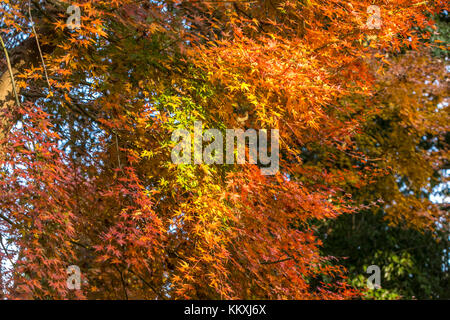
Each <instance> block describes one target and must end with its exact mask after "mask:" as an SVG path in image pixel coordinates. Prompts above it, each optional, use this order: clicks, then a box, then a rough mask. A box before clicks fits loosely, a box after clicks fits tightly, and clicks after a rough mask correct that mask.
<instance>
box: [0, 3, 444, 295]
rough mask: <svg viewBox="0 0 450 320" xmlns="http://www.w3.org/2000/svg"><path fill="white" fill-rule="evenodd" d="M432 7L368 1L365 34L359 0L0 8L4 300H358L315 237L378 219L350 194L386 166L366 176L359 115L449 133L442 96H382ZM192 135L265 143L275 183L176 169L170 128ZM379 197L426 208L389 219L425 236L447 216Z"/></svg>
mask: <svg viewBox="0 0 450 320" xmlns="http://www.w3.org/2000/svg"><path fill="white" fill-rule="evenodd" d="M445 3H446V1H431V2H430V1H428V2H427V1H419V0H395V1H375V4H376V5H378V6H379V7H380V8H381V13H382V16H381V17H382V26H381V28H380V29H369V28H368V27H367V25H366V21H367V19H368V18H369V17H370V16H369V14H368V13H367V7H368V6H370V5H373V4H374V3H373V1H361V0H350V1H345V2H343V1H338V0H302V1H286V0H259V1H236V2H220V1H219V2H216V1H188V0H173V1H169V0H168V1H150V2H149V1H138V0H134V1H132V0H120V1H119V0H109V1H97V0H95V1H94V0H93V1H76V2H71V1H66V0H65V1H30V2H28V1H15V0H9V1H8V0H2V2H1V4H0V15H1V17H2V19H3V20H2V23H1V25H0V27H1V28H0V35H1V36H2V38H3V39H5V41H6V40H7V41H6V43H7V49H8V51H9V52H10V56H11V63H12V64H13V67H15V73H14V75H15V82H16V89H17V94H18V96H19V98H20V105H17V103H14V102H12V103H11V102H8V103H7V102H6V100H5V101H4V102H0V103H4V106H7V108H6V107H2V108H1V109H0V111H1V113H0V117H2V119H1V123H0V124H1V129H2V130H3V131H5V130H6V131H7V134H3V135H2V134H0V138H1V137H3V139H2V141H1V146H0V161H1V162H0V163H1V172H0V174H1V178H0V235H1V237H2V239H1V240H2V243H3V245H4V246H8V248H2V250H0V271H1V272H2V277H1V278H2V280H1V282H0V284H1V285H2V286H1V288H2V289H1V290H2V292H3V293H2V294H3V295H4V296H5V297H7V298H27V299H32V298H52V299H66V298H79V299H186V298H195V299H348V298H352V297H355V296H357V295H358V294H359V292H358V291H357V290H354V289H353V288H352V287H351V286H350V285H349V284H348V283H347V282H346V278H345V269H344V268H343V267H341V266H340V265H339V264H338V263H336V258H335V257H331V256H326V255H323V254H322V253H321V250H320V247H321V245H322V242H321V240H319V238H318V237H317V235H316V231H317V230H316V224H315V223H316V222H317V221H326V220H328V219H335V218H337V217H338V216H341V215H343V214H357V212H358V211H359V210H360V209H361V208H364V207H367V206H372V205H377V200H378V199H370V202H369V203H362V202H358V201H355V199H352V192H353V191H354V190H359V189H361V188H365V187H367V186H368V185H370V184H372V183H373V182H376V181H379V180H378V179H382V177H386V176H387V175H389V174H391V173H392V172H391V171H390V170H391V169H392V168H393V167H395V165H396V164H398V162H396V161H394V159H392V158H390V159H389V161H388V162H382V165H380V159H384V158H383V157H384V156H385V154H376V150H375V151H374V149H373V148H374V147H373V145H371V142H370V141H369V142H368V140H364V137H365V136H364V132H365V131H364V130H366V129H367V128H368V127H370V123H372V122H371V121H372V120H373V119H374V118H376V117H377V116H380V115H381V116H383V115H385V114H386V113H387V112H394V111H395V110H394V109H386V107H385V105H384V102H383V101H391V102H393V103H395V102H399V101H400V102H405V100H404V99H410V100H408V101H410V102H411V103H405V104H404V105H405V106H404V107H402V109H401V110H400V111H398V112H399V114H401V115H402V117H403V119H405V120H404V125H405V126H408V128H410V129H411V130H417V131H419V132H425V131H427V130H431V131H432V132H433V133H434V134H436V135H442V134H445V132H446V130H447V129H448V121H445V120H448V118H445V117H448V115H447V114H446V113H445V114H444V116H443V117H444V118H443V117H442V116H439V117H438V116H435V115H433V108H435V106H436V104H437V103H439V102H441V101H442V99H443V97H444V95H445V88H443V87H440V88H437V89H436V95H435V97H436V99H435V100H433V101H430V102H429V103H428V104H422V102H423V101H420V100H419V101H418V100H416V98H415V97H414V96H412V95H408V94H406V92H411V91H412V90H415V89H414V88H416V90H417V86H415V85H417V83H416V84H411V83H407V84H405V85H404V86H403V85H397V84H396V85H395V87H394V86H393V85H392V83H396V81H397V80H395V79H397V78H396V73H397V74H398V73H405V72H406V73H407V71H405V69H408V64H409V62H404V60H403V62H399V63H398V64H397V62H396V60H395V59H392V57H393V56H395V55H397V54H399V53H400V52H404V51H405V50H417V49H419V48H421V50H423V52H427V51H426V50H428V49H427V48H429V47H432V46H439V45H441V44H439V43H437V44H436V43H434V42H432V41H431V40H430V38H431V34H432V32H433V30H434V29H433V28H434V25H433V15H434V14H436V13H438V12H440V11H441V10H442V9H443V8H444V6H445ZM69 5H77V6H79V7H80V8H81V27H80V28H78V29H73V30H70V29H68V28H67V26H66V20H67V18H68V14H67V13H66V8H67V7H68V6H69ZM29 6H30V8H31V10H29ZM29 13H31V15H32V17H33V21H34V26H35V29H34V31H33V29H32V28H31V23H30V14H29ZM430 30H431V31H430ZM36 40H38V43H39V44H40V45H39V47H37V45H36V43H37V42H36ZM25 44H26V45H27V46H26V47H23V48H21V45H22V46H24V45H25ZM441 46H442V45H441ZM21 50H22V51H21ZM21 52H22V53H21ZM41 54H42V59H41V58H40V55H41ZM411 55H412V54H411ZM29 56H30V57H34V58H33V59H31V58H29V59H28V58H27V59H25V58H24V57H29ZM21 57H22V58H21ZM24 59H25V60H24ZM417 59H422V60H426V59H427V57H426V54H423V55H422V56H418V58H417ZM393 64H395V65H396V67H395V68H393V67H392V65H393ZM6 65H7V63H6V60H5V61H2V62H1V63H0V67H1V70H2V72H3V70H5V72H6V70H7V67H6ZM433 68H435V69H433V70H434V71H430V70H428V71H426V72H434V73H439V72H441V71H440V70H441V69H439V68H442V65H437V64H434V65H433ZM411 72H415V73H417V72H420V70H416V69H415V70H412V71H411ZM406 76H407V77H410V76H409V75H406ZM5 77H6V76H5ZM411 77H416V78H418V76H417V74H415V75H411ZM419 78H421V79H423V75H422V76H421V77H419ZM5 79H6V78H5ZM386 83H390V85H391V87H390V89H388V90H384V89H383V88H384V87H389V84H386ZM413 86H414V88H413ZM424 90H425V89H424ZM0 93H1V92H0ZM12 97H13V94H12V91H11V92H10V96H9V98H10V99H11V98H12ZM383 99H384V100H383ZM396 99H397V100H396ZM0 100H1V99H0ZM12 101H14V100H12ZM386 104H388V102H386ZM395 112H397V111H395ZM244 115H245V116H246V120H245V121H238V119H240V118H242V117H243V116H244ZM195 121H202V122H203V124H204V125H205V129H206V128H219V129H221V130H224V129H226V128H243V129H248V128H253V129H271V128H276V129H279V130H280V171H279V172H278V173H277V174H276V175H274V176H264V175H261V172H260V170H259V168H258V165H250V164H246V165H206V164H200V165H194V164H192V165H175V164H173V163H172V162H171V158H170V153H171V150H172V148H173V146H174V143H173V142H171V133H172V132H173V131H174V130H176V129H178V128H190V129H192V128H193V124H194V122H195ZM425 128H426V129H425ZM420 130H422V131H420ZM427 132H428V131H427ZM398 134H403V133H400V132H399V133H398ZM364 142H365V143H366V144H364ZM367 145H370V148H369V147H367ZM447 156H448V155H446V154H444V153H440V154H439V155H436V156H435V157H434V158H433V164H434V165H435V166H436V167H438V166H439V164H440V163H442V161H444V160H445V158H446V157H447ZM343 158H345V159H347V160H346V161H347V162H348V164H349V165H346V164H344V165H343V162H342V161H343ZM377 159H378V160H377ZM426 161H428V162H426V163H431V160H430V159H426ZM386 163H387V165H384V164H386ZM424 166H425V164H424ZM427 168H428V169H429V170H430V172H431V170H432V168H431V165H430V166H429V167H427ZM425 169H426V168H425ZM430 174H431V173H430ZM415 178H416V179H418V180H420V181H421V183H423V184H424V185H425V184H426V176H420V174H417V175H416V176H415ZM391 182H392V181H391ZM392 184H394V182H392ZM352 190H353V191H352ZM392 196H393V197H395V196H396V197H397V199H400V200H401V203H402V204H403V205H404V206H405V207H406V206H407V205H409V206H413V207H417V206H421V207H420V208H421V210H405V208H399V207H396V208H393V209H392V210H391V211H389V216H388V217H387V219H390V221H392V223H394V224H399V223H402V221H404V220H405V221H407V222H408V223H410V224H412V225H414V226H416V227H417V228H431V227H432V226H433V223H434V222H436V221H437V219H439V217H440V215H441V214H442V213H441V211H439V210H438V208H436V207H433V206H432V204H431V203H428V202H427V203H426V204H424V203H423V202H411V201H407V200H405V198H402V196H400V195H399V194H393V195H392ZM396 210H397V211H396ZM3 249H4V250H3ZM2 263H3V264H4V265H9V266H10V267H4V268H3V269H1V265H2ZM70 265H78V266H79V267H80V268H81V270H82V278H83V284H82V288H81V290H75V291H71V290H68V288H67V285H66V279H67V273H66V269H67V267H68V266H70Z"/></svg>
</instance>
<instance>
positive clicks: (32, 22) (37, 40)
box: [28, 0, 50, 89]
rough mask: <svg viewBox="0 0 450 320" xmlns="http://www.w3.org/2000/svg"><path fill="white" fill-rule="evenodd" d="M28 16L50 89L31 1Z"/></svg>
mask: <svg viewBox="0 0 450 320" xmlns="http://www.w3.org/2000/svg"><path fill="white" fill-rule="evenodd" d="M28 14H29V15H30V22H31V28H32V29H33V33H34V36H35V37H36V44H37V47H38V50H39V56H40V57H41V61H42V66H43V68H44V74H45V79H46V80H47V84H48V88H49V89H50V81H49V80H48V73H47V67H46V66H45V61H44V57H43V56H42V50H41V45H40V44H39V38H38V35H37V32H36V29H35V28H34V21H33V16H32V15H31V2H30V0H28Z"/></svg>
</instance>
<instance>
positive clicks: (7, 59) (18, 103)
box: [0, 35, 20, 108]
mask: <svg viewBox="0 0 450 320" xmlns="http://www.w3.org/2000/svg"><path fill="white" fill-rule="evenodd" d="M0 43H1V44H2V47H3V52H4V53H5V56H6V63H7V65H8V71H9V76H10V77H11V84H12V89H13V93H14V96H15V98H16V103H17V106H18V107H19V108H20V101H19V96H18V95H17V90H16V82H15V81H14V73H13V71H12V66H11V61H10V60H9V54H8V50H6V46H5V43H4V42H3V38H2V36H1V35H0Z"/></svg>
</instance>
